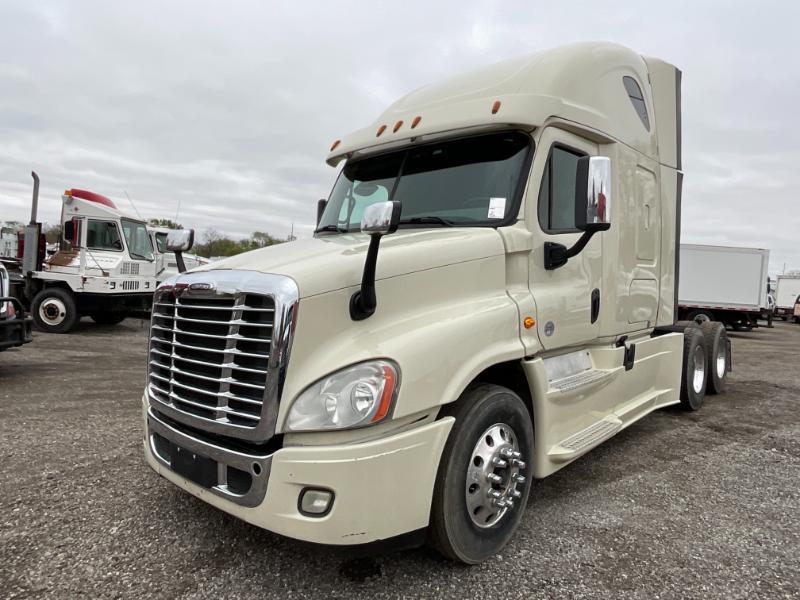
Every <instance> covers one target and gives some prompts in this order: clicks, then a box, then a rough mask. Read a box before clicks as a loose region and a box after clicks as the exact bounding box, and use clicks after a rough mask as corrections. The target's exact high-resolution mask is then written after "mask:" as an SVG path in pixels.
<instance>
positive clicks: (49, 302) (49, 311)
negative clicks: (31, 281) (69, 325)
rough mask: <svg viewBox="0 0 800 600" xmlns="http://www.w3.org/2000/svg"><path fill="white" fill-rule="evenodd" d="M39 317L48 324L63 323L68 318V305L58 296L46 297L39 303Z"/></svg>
mask: <svg viewBox="0 0 800 600" xmlns="http://www.w3.org/2000/svg"><path fill="white" fill-rule="evenodd" d="M39 318H40V319H41V320H42V322H44V323H47V324H48V325H53V326H55V325H61V323H63V322H64V319H66V318H67V307H66V306H64V303H63V302H62V301H61V300H59V299H58V298H46V299H45V300H44V302H42V303H41V304H40V305H39Z"/></svg>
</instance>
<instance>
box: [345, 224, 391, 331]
mask: <svg viewBox="0 0 800 600" xmlns="http://www.w3.org/2000/svg"><path fill="white" fill-rule="evenodd" d="M382 237H383V236H382V235H380V234H378V233H373V234H372V235H371V236H370V239H369V249H368V250H367V259H366V261H365V263H364V275H363V276H362V278H361V289H360V290H359V291H357V292H356V293H354V294H353V295H352V296H351V297H350V318H351V319H353V321H363V320H364V319H366V318H368V317H370V316H372V314H373V313H374V312H375V308H376V307H377V306H378V299H377V298H376V296H375V266H376V265H377V263H378V247H379V246H380V243H381V238H382Z"/></svg>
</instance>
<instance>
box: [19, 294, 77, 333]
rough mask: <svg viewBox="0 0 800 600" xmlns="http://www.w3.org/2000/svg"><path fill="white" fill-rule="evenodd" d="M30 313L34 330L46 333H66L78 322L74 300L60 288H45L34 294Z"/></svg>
mask: <svg viewBox="0 0 800 600" xmlns="http://www.w3.org/2000/svg"><path fill="white" fill-rule="evenodd" d="M31 313H32V314H33V322H34V324H35V325H36V328H37V329H39V331H44V332H47V333H67V332H69V331H70V330H71V329H72V328H73V327H75V323H77V322H78V309H77V307H76V306H75V298H73V296H72V293H71V292H70V291H69V290H65V289H62V288H56V287H53V288H45V289H43V290H42V291H41V292H39V293H38V294H36V296H34V298H33V303H32V304H31Z"/></svg>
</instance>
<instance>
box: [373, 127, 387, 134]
mask: <svg viewBox="0 0 800 600" xmlns="http://www.w3.org/2000/svg"><path fill="white" fill-rule="evenodd" d="M384 131H386V125H381V126H380V127H378V132H377V133H376V134H375V137H380V136H381V134H382V133H383V132H384Z"/></svg>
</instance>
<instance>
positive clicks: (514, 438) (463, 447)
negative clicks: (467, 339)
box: [430, 384, 533, 564]
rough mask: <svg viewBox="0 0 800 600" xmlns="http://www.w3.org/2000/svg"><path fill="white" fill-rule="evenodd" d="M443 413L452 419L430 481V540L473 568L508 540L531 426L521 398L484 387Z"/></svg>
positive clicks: (524, 488) (529, 452)
mask: <svg viewBox="0 0 800 600" xmlns="http://www.w3.org/2000/svg"><path fill="white" fill-rule="evenodd" d="M445 413H446V414H449V415H452V416H454V417H455V418H456V422H455V424H454V425H453V429H452V430H451V432H450V436H449V437H448V439H447V444H446V445H445V448H444V452H443V453H442V458H441V461H440V463H439V471H438V474H437V476H436V485H435V488H434V494H433V503H432V506H431V526H430V543H431V545H432V546H433V547H434V548H436V549H437V550H438V551H439V552H440V553H441V554H443V555H444V556H446V557H447V558H450V559H452V560H456V561H460V562H463V563H467V564H476V563H479V562H481V561H484V560H486V559H487V558H489V557H491V556H492V555H494V554H496V553H497V552H499V551H500V550H501V549H502V548H503V546H505V545H506V544H507V543H508V541H509V540H510V539H511V536H512V535H513V534H514V531H516V529H517V526H518V525H519V522H520V519H521V518H522V514H523V513H524V511H525V504H526V502H527V499H528V492H529V491H530V475H529V474H528V472H529V471H530V467H529V466H528V464H529V463H530V461H531V460H532V459H533V425H532V424H531V418H530V415H529V414H528V410H527V409H526V408H525V404H524V403H523V402H522V399H521V398H520V397H519V396H518V395H517V394H515V393H514V392H512V391H511V390H509V389H506V388H504V387H501V386H498V385H492V384H481V385H478V386H475V387H473V388H470V389H468V390H467V391H465V392H464V394H463V395H462V396H461V398H459V400H458V401H457V402H455V403H454V405H452V406H448V407H446V408H445Z"/></svg>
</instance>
